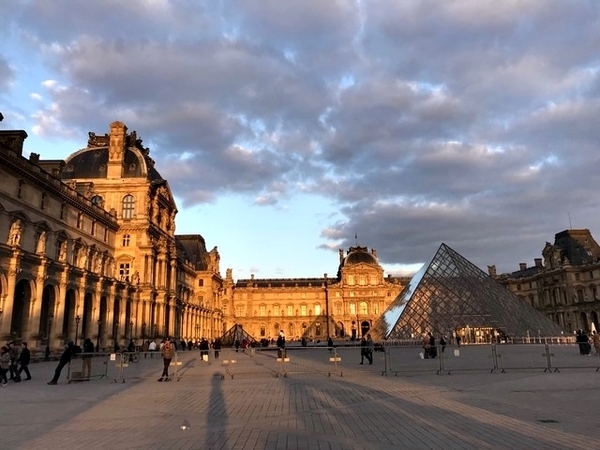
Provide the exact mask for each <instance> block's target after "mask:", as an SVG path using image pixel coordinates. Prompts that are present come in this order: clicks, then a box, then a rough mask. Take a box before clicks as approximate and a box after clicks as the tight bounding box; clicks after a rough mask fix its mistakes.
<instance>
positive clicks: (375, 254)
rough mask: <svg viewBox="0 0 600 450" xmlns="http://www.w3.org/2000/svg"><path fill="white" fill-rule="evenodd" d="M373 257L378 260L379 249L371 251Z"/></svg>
mask: <svg viewBox="0 0 600 450" xmlns="http://www.w3.org/2000/svg"><path fill="white" fill-rule="evenodd" d="M371 255H373V256H374V257H375V258H377V249H376V248H372V249H371Z"/></svg>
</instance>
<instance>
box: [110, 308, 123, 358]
mask: <svg viewBox="0 0 600 450" xmlns="http://www.w3.org/2000/svg"><path fill="white" fill-rule="evenodd" d="M120 315H121V299H119V298H115V301H114V302H113V323H112V339H113V345H114V347H115V350H116V349H117V346H118V345H119V316H120Z"/></svg>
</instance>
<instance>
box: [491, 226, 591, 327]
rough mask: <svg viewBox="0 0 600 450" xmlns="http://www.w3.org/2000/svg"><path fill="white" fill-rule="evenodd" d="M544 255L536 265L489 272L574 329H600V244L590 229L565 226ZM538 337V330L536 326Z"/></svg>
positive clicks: (515, 291) (529, 301) (535, 305)
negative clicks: (575, 228) (573, 228)
mask: <svg viewBox="0 0 600 450" xmlns="http://www.w3.org/2000/svg"><path fill="white" fill-rule="evenodd" d="M542 256H543V258H536V259H535V260H534V265H533V266H529V267H528V266H527V264H526V263H521V264H519V270H518V271H515V272H511V273H505V274H501V275H497V274H496V269H495V266H489V267H488V271H489V274H490V275H491V276H493V277H495V278H497V279H498V281H500V282H501V283H502V284H504V285H505V286H507V287H508V288H509V289H510V290H511V291H512V292H513V293H515V294H516V295H518V296H519V297H521V298H522V299H523V300H525V301H526V302H528V303H529V304H531V305H532V306H534V307H535V308H536V309H538V310H539V311H542V312H543V313H544V314H546V315H547V316H548V317H549V318H551V319H552V320H553V321H554V322H556V323H558V324H559V325H561V326H562V327H563V328H565V329H566V330H568V331H570V332H574V331H575V330H578V329H582V330H585V331H587V332H590V331H592V330H596V331H598V329H599V325H600V324H599V323H598V313H599V312H600V295H599V291H600V246H598V244H597V242H596V241H595V240H594V238H593V237H592V234H591V233H590V231H589V230H587V229H581V230H565V231H562V232H560V233H557V234H556V235H555V240H554V244H550V243H549V242H546V245H545V246H544V249H543V250H542ZM531 333H532V334H533V336H532V337H534V336H535V335H536V333H537V331H536V330H532V331H531Z"/></svg>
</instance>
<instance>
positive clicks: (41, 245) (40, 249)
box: [35, 230, 46, 255]
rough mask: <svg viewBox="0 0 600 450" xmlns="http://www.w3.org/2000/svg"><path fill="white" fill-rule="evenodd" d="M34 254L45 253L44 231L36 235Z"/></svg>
mask: <svg viewBox="0 0 600 450" xmlns="http://www.w3.org/2000/svg"><path fill="white" fill-rule="evenodd" d="M35 252H36V253H37V254H38V255H40V254H44V253H46V231H45V230H42V231H40V233H39V235H38V238H37V244H36V246H35Z"/></svg>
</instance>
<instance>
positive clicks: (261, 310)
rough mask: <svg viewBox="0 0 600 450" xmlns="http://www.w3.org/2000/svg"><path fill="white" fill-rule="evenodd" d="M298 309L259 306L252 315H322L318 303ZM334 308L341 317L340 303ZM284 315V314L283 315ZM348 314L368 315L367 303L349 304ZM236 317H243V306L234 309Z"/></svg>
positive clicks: (376, 312) (376, 307) (287, 306)
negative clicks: (271, 308) (311, 307)
mask: <svg viewBox="0 0 600 450" xmlns="http://www.w3.org/2000/svg"><path fill="white" fill-rule="evenodd" d="M299 306H300V307H299V309H296V310H294V305H286V306H285V307H283V308H282V307H280V305H273V310H272V311H271V310H267V305H259V306H258V310H256V311H254V315H255V316H259V317H267V316H271V315H272V316H274V317H278V316H284V315H286V316H288V317H293V316H313V315H314V316H320V315H321V314H322V310H321V305H320V304H319V303H316V304H314V305H313V308H314V309H312V310H311V309H309V308H308V305H306V304H303V305H299ZM357 306H358V313H357ZM333 308H334V312H335V314H336V315H339V316H341V315H342V303H340V302H337V303H335V304H334V305H333ZM372 309H373V314H379V304H378V303H377V302H375V303H374V305H373V308H372ZM284 313H285V314H284ZM348 314H350V315H355V314H361V315H368V314H369V304H368V303H367V302H360V303H358V305H357V304H356V303H354V302H350V303H349V304H348ZM236 315H237V316H238V317H243V316H244V306H237V307H236Z"/></svg>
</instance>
